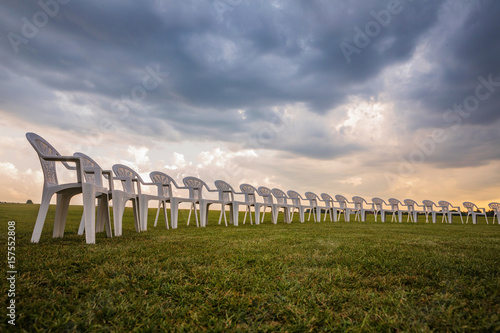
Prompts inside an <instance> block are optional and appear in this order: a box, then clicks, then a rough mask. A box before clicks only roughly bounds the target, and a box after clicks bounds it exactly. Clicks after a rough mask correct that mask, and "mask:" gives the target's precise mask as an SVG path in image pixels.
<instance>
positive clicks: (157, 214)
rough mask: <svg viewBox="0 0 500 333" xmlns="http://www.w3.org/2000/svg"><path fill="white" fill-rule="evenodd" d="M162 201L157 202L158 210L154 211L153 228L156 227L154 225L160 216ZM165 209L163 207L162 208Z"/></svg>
mask: <svg viewBox="0 0 500 333" xmlns="http://www.w3.org/2000/svg"><path fill="white" fill-rule="evenodd" d="M161 204H162V201H158V209H157V210H156V217H155V224H154V226H155V227H156V224H157V223H158V216H159V215H160V208H161ZM163 208H165V205H164V206H163Z"/></svg>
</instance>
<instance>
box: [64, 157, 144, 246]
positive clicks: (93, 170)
mask: <svg viewBox="0 0 500 333" xmlns="http://www.w3.org/2000/svg"><path fill="white" fill-rule="evenodd" d="M73 156H75V157H79V158H80V159H81V161H82V165H83V170H84V176H85V180H86V181H87V182H90V183H94V184H96V185H97V186H102V177H104V178H106V179H107V180H108V189H109V191H108V198H109V199H110V200H112V203H113V222H114V223H113V224H114V226H115V236H121V232H120V233H119V234H117V233H116V230H117V229H118V228H119V227H118V226H120V225H122V219H123V211H124V207H125V202H126V201H127V200H130V199H133V200H135V199H136V195H135V194H132V195H129V194H128V193H125V192H123V191H120V190H117V189H115V187H114V181H113V171H111V170H102V168H101V167H100V166H99V164H97V162H96V161H94V160H93V159H92V158H91V157H89V156H87V155H85V154H83V153H74V154H73ZM101 214H104V212H101ZM134 219H135V223H136V226H139V216H138V215H137V210H136V209H134ZM103 228H104V226H103V224H102V223H99V219H98V223H97V226H96V232H101V231H103ZM84 230H85V214H84V215H83V216H82V220H81V222H80V228H79V230H78V234H79V235H83V232H84ZM120 230H121V229H120Z"/></svg>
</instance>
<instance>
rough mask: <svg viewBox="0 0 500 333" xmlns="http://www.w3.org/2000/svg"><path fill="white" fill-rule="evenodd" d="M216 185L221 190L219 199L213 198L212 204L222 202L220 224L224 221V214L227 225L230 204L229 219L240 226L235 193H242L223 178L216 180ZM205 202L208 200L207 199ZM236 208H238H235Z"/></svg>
mask: <svg viewBox="0 0 500 333" xmlns="http://www.w3.org/2000/svg"><path fill="white" fill-rule="evenodd" d="M214 184H215V187H216V188H217V191H218V192H219V200H217V201H214V200H212V201H211V203H210V204H212V203H220V204H221V210H220V215H219V224H221V221H222V215H224V223H225V224H226V227H227V218H226V206H228V205H229V219H230V223H231V224H233V225H234V226H235V227H237V226H238V215H239V212H238V208H237V207H236V206H238V205H239V203H237V201H235V198H234V195H235V194H236V193H238V194H242V193H239V192H235V191H234V189H233V187H232V186H231V185H229V184H228V183H226V182H225V181H223V180H216V181H215V182H214ZM205 202H207V204H208V201H206V200H205ZM235 208H236V209H235Z"/></svg>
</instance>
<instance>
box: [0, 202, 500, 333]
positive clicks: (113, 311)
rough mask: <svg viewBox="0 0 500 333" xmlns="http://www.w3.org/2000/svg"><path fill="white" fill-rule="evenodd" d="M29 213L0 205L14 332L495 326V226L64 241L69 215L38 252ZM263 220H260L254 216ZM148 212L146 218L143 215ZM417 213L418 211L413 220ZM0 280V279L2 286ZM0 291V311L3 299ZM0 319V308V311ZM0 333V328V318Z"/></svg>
mask: <svg viewBox="0 0 500 333" xmlns="http://www.w3.org/2000/svg"><path fill="white" fill-rule="evenodd" d="M37 210H38V205H22V204H1V205H0V235H1V236H0V237H1V238H0V239H1V241H2V242H1V243H2V244H4V246H2V248H3V249H4V250H3V251H4V253H5V254H4V255H2V261H1V264H2V267H6V266H7V263H6V252H7V250H6V247H5V242H6V231H7V221H9V220H14V221H16V236H17V237H16V242H17V244H16V255H17V269H18V272H19V273H18V275H17V281H16V283H17V286H16V289H17V290H16V302H17V303H16V304H17V320H16V323H17V328H18V329H19V328H21V330H22V331H26V332H36V331H54V332H61V331H68V332H73V331H75V332H76V331H83V332H94V331H105V332H106V331H136V332H144V331H146V332H148V331H275V330H276V331H289V332H305V331H352V332H362V331H382V332H385V331H439V332H441V331H458V332H460V331H464V332H465V331H466V332H470V331H480V332H493V331H500V315H499V314H500V295H499V293H500V226H498V225H492V224H491V221H490V224H489V225H486V224H485V223H484V220H480V223H479V224H477V225H471V224H470V223H469V224H464V225H463V224H461V223H460V222H458V223H457V220H456V219H455V221H454V222H455V223H454V224H441V223H436V224H425V223H424V222H423V220H420V222H419V223H416V224H412V223H410V224H407V223H390V222H386V223H380V222H377V223H375V222H374V221H373V217H372V216H370V217H369V220H368V222H367V223H361V222H349V223H346V222H333V223H332V222H329V221H328V222H321V223H313V222H312V221H311V222H306V223H304V224H300V223H297V218H298V217H297V216H296V217H295V220H294V222H293V223H292V224H290V225H288V224H285V223H283V222H281V221H282V216H281V217H280V222H278V224H277V225H273V224H271V223H270V222H269V220H267V221H266V222H265V223H264V224H262V225H260V226H255V225H253V226H251V225H249V224H248V221H247V224H246V225H242V226H239V227H237V228H236V227H233V226H230V227H228V228H226V227H223V226H219V225H217V220H218V212H213V213H211V215H210V221H209V225H208V227H207V228H196V227H194V226H193V225H190V226H189V227H187V226H186V224H185V221H186V218H187V212H186V211H181V215H180V219H179V221H180V222H179V228H178V229H176V230H166V229H165V227H164V225H162V226H160V225H159V226H158V227H156V228H154V227H152V224H151V222H150V226H149V230H148V231H147V232H143V233H136V232H135V230H134V224H133V221H132V219H131V215H132V214H131V210H127V211H126V212H125V216H126V218H125V221H124V230H123V236H122V237H117V238H106V237H105V236H104V234H102V233H101V234H98V235H97V241H96V242H97V244H96V245H86V244H85V240H84V237H83V236H77V235H76V231H77V229H78V223H79V220H80V216H81V212H82V208H81V207H71V209H70V214H69V217H68V223H67V226H66V232H65V236H64V238H59V239H53V238H52V223H51V221H52V219H53V215H54V209H53V207H52V208H51V210H50V211H49V218H48V219H47V222H46V225H45V227H44V230H43V233H42V238H41V240H40V243H39V244H31V243H30V237H31V232H32V230H33V225H34V220H35V218H36V214H37ZM267 217H268V218H269V217H270V214H269V213H268V214H267ZM153 218H154V211H153V210H150V221H151V219H153ZM420 218H421V219H422V217H420ZM4 281H5V279H4ZM7 289H8V288H7V286H6V285H5V284H2V289H1V296H0V297H1V298H2V300H3V301H2V304H6V302H7ZM3 309H4V310H3V311H4V312H5V311H6V310H5V306H4V307H3ZM3 317H4V320H3V322H2V324H0V331H5V329H6V328H7V329H8V328H10V325H8V324H7V320H6V319H5V318H6V317H5V316H4V315H3Z"/></svg>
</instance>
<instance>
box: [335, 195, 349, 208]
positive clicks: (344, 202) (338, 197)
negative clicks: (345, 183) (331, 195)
mask: <svg viewBox="0 0 500 333" xmlns="http://www.w3.org/2000/svg"><path fill="white" fill-rule="evenodd" d="M335 200H337V202H338V203H339V204H340V208H342V209H345V208H347V198H346V197H344V196H343V195H340V194H337V195H336V196H335Z"/></svg>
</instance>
